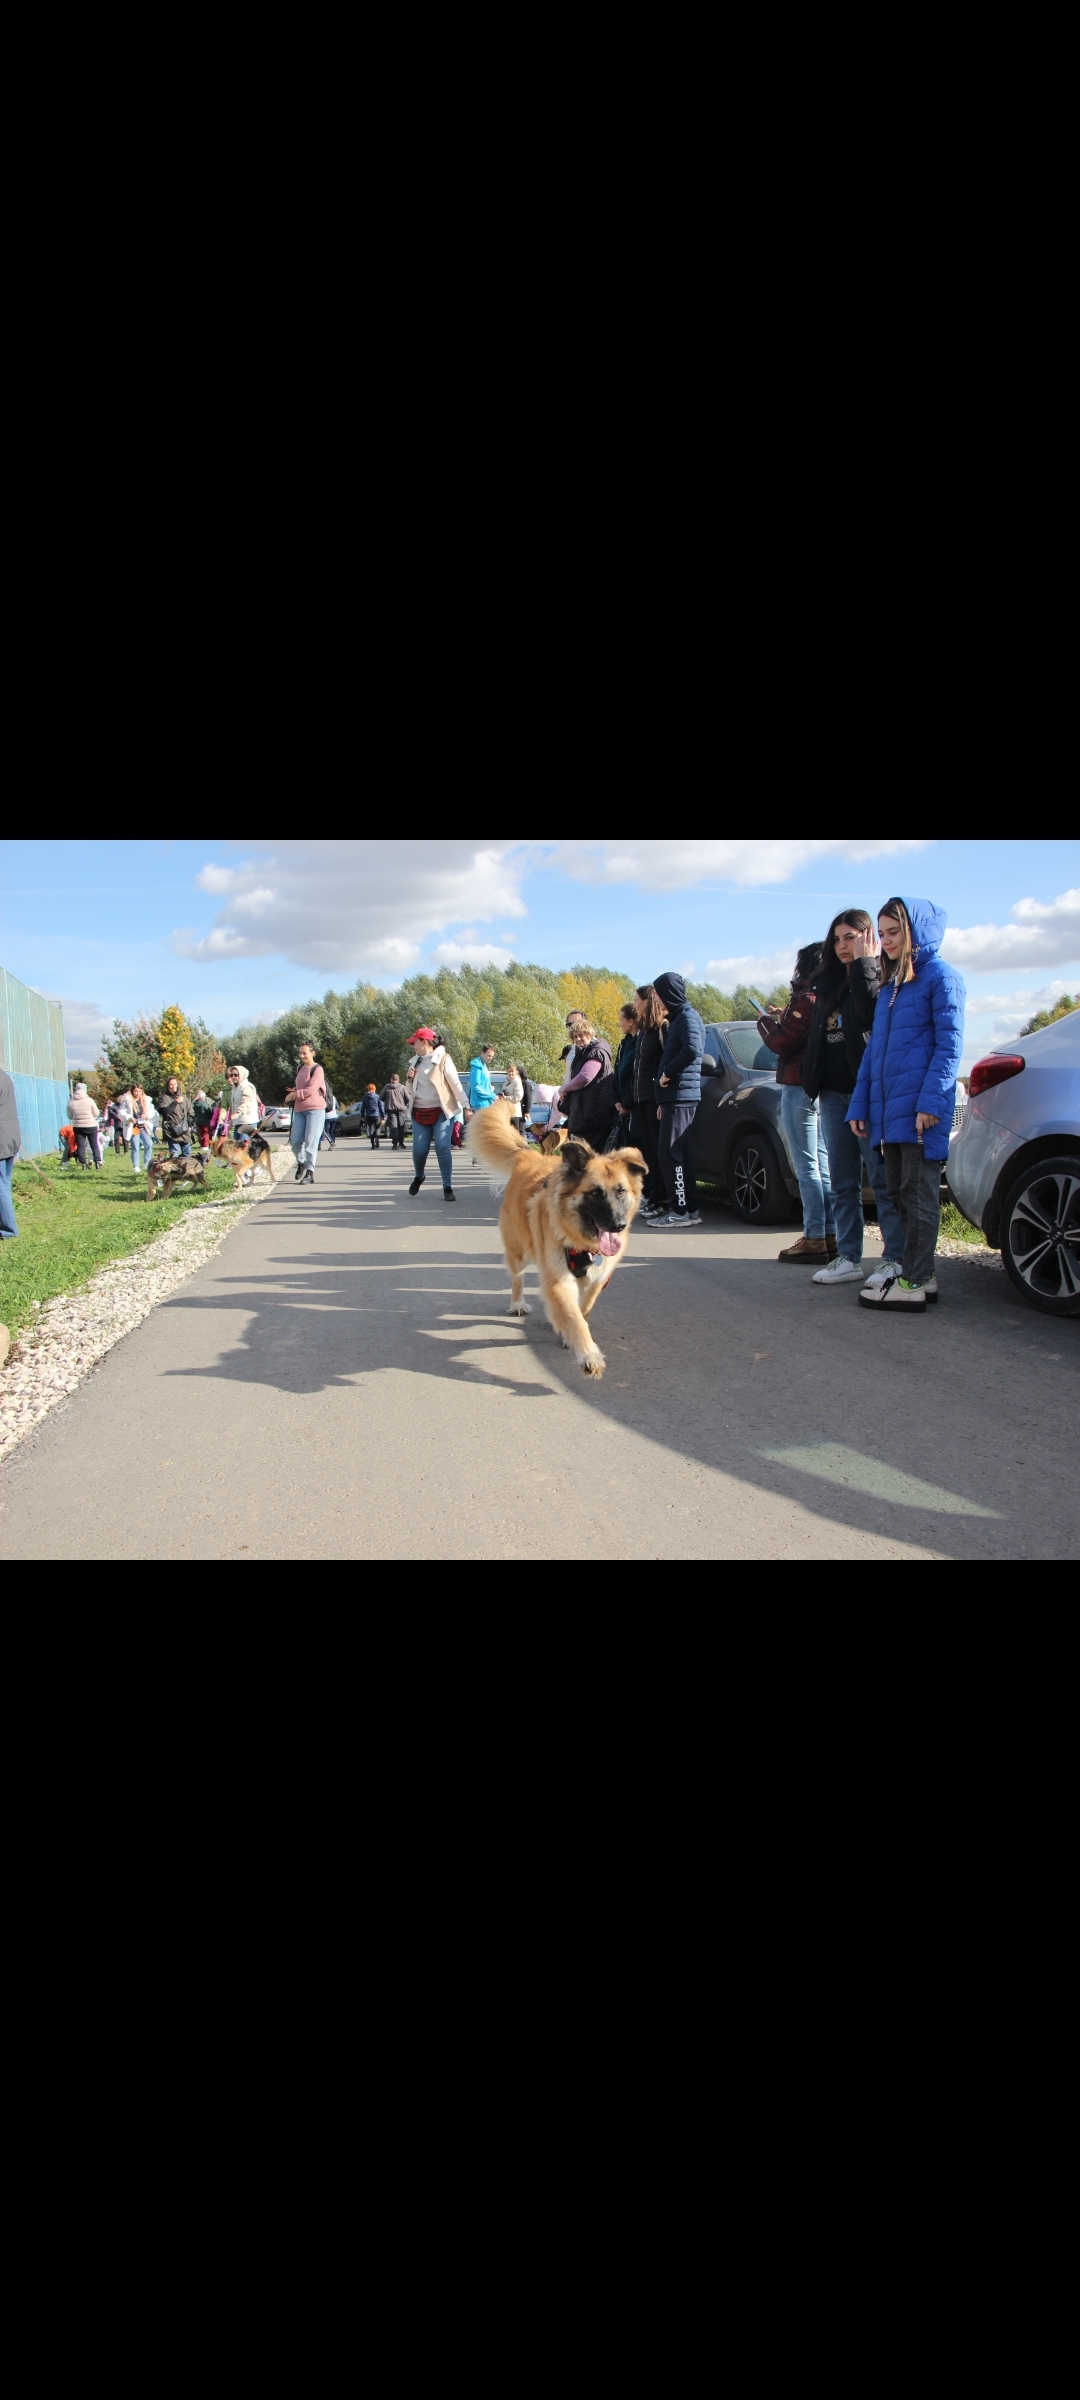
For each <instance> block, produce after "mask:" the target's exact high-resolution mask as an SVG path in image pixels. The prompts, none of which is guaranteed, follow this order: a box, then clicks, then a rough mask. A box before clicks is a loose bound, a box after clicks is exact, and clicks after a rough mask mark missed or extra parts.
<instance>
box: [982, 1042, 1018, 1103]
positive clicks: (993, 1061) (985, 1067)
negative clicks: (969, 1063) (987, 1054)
mask: <svg viewBox="0 0 1080 2400" xmlns="http://www.w3.org/2000/svg"><path fill="white" fill-rule="evenodd" d="M1026 1064H1027V1061H1026V1059H1023V1058H1018V1057H1016V1055H1015V1053H1014V1054H1013V1055H1012V1056H1009V1057H1005V1056H1003V1057H1001V1058H980V1059H979V1061H978V1063H977V1065H976V1066H974V1067H972V1070H971V1084H970V1087H969V1088H970V1092H971V1097H972V1099H973V1100H977V1099H978V1097H979V1093H980V1092H988V1091H989V1089H990V1086H991V1084H993V1083H1007V1082H1008V1080H1009V1077H1010V1075H1020V1074H1022V1073H1023V1070H1024V1067H1025V1066H1026Z"/></svg>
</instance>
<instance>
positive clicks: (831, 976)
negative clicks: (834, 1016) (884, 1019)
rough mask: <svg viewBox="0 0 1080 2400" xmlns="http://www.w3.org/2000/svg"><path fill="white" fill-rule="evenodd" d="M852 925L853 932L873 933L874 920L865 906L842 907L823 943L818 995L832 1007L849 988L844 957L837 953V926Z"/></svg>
mask: <svg viewBox="0 0 1080 2400" xmlns="http://www.w3.org/2000/svg"><path fill="white" fill-rule="evenodd" d="M838 925H850V927H851V930H852V932H853V933H873V930H874V920H873V918H872V917H871V916H870V915H869V914H868V912H867V910H866V909H865V908H842V909H841V910H840V913H839V915H838V916H835V917H834V918H833V921H832V924H831V925H830V927H829V930H828V933H827V934H826V936H825V939H824V942H823V943H822V960H821V972H820V974H819V976H818V979H817V996H818V999H819V1000H824V1001H825V1002H826V1005H827V1006H828V1007H829V1008H831V1007H832V1005H833V1002H834V1000H838V999H839V997H840V994H841V992H843V991H846V989H847V979H848V971H847V968H846V967H845V965H844V962H843V959H842V958H837V955H836V928H837V926H838Z"/></svg>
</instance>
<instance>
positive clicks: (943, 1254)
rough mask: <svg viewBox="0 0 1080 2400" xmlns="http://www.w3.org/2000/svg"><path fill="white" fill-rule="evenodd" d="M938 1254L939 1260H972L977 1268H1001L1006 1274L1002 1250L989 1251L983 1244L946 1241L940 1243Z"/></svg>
mask: <svg viewBox="0 0 1080 2400" xmlns="http://www.w3.org/2000/svg"><path fill="white" fill-rule="evenodd" d="M937 1254H938V1257H939V1258H966V1259H970V1260H973V1262H974V1264H975V1265H976V1266H977V1267H1001V1269H1002V1272H1004V1264H1005V1262H1004V1260H1003V1258H1002V1255H1001V1252H1000V1250H987V1249H986V1248H985V1246H984V1244H983V1243H981V1242H951V1241H949V1240H948V1239H945V1240H942V1241H939V1243H938V1246H937Z"/></svg>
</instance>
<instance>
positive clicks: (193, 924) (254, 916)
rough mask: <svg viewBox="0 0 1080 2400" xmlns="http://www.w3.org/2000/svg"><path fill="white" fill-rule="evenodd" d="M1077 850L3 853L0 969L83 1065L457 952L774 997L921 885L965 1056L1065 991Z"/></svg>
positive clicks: (1070, 846) (481, 848)
mask: <svg viewBox="0 0 1080 2400" xmlns="http://www.w3.org/2000/svg"><path fill="white" fill-rule="evenodd" d="M1078 886H1080V843H1077V842H1075V841H1074V842H995V841H989V840H986V841H972V842H937V841H925V842H887V841H876V840H874V839H873V838H867V839H866V840H864V841H850V842H828V841H820V842H812V841H803V842H797V841H789V842H784V841H752V840H742V841H733V842H723V841H709V842H706V841H702V842H693V841H679V842H663V841H626V842H620V841H617V840H608V841H603V842H600V841H597V842H563V843H557V842H551V841H547V842H541V841H533V842H511V841H506V840H490V841H431V842H409V841H401V842H394V841H380V842H310V843H305V842H297V841H285V842H272V841H265V840H262V839H260V838H257V837H255V836H250V837H246V838H245V839H244V840H242V841H223V840H221V839H220V838H219V837H218V836H216V835H209V836H207V837H206V838H205V839H203V840H197V841H176V842H152V841H130V842H124V841H107V842H86V841H84V842H30V841H18V842H11V841H5V842H0V964H2V965H4V966H5V967H7V968H8V969H9V970H10V972H11V973H12V974H14V975H17V976H19V977H21V979H22V981H23V982H24V983H29V984H32V985H33V986H34V987H35V989H36V990H38V991H43V992H47V993H48V994H49V995H50V997H52V998H56V999H59V1000H61V1001H62V1002H63V1006H64V1014H65V1022H66V1025H67V1029H68V1048H69V1058H70V1060H71V1063H73V1064H81V1065H82V1064H87V1063H88V1062H89V1061H90V1059H91V1058H92V1057H93V1055H94V1054H95V1052H96V1048H97V1044H98V1042H99V1040H100V1038H101V1034H102V1032H103V1031H105V1030H107V1028H108V1027H109V1025H110V1024H111V1022H112V1019H113V1017H114V1016H122V1017H131V1016H134V1015H137V1014H138V1013H139V1011H140V1010H144V1009H145V1010H146V1011H147V1012H150V1013H154V1012H156V1011H157V1010H158V1009H160V1008H161V1007H162V1006H163V1005H164V1004H165V1003H166V1002H167V1001H170V1000H177V1001H179V1003H180V1006H181V1007H182V1008H183V1009H185V1010H187V1011H189V1012H190V1013H191V1014H192V1015H198V1016H202V1017H205V1019H206V1021H207V1023H208V1024H209V1025H210V1026H211V1028H212V1029H213V1030H214V1031H215V1032H217V1033H221V1034H227V1033H229V1032H231V1031H232V1030H233V1028H234V1027H235V1026H237V1025H238V1024H240V1023H241V1022H244V1021H250V1020H251V1019H252V1018H258V1017H267V1018H269V1017H273V1016H276V1015H277V1014H278V1012H279V1011H280V1010H281V1009H283V1008H287V1007H289V1006H291V1005H292V1004H293V1003H294V1002H297V1001H301V1000H305V999H309V998H311V997H313V996H318V995H320V994H321V993H322V992H323V991H325V990H326V989H327V987H328V986H329V985H330V984H334V985H335V986H336V987H337V988H338V989H339V990H341V989H344V988H345V987H347V986H348V985H349V984H350V983H355V982H356V981H357V979H358V978H359V977H363V978H364V979H365V980H366V981H370V982H373V983H380V984H394V983H397V982H400V980H401V978H402V976H403V975H406V974H409V973H412V972H414V971H415V969H416V968H418V967H420V966H426V967H437V966H438V965H439V963H440V962H441V961H446V962H448V963H450V964H452V965H456V964H457V963H458V962H459V961H460V960H461V959H462V958H463V957H465V958H469V959H472V960H473V961H475V962H476V963H477V964H480V963H482V962H483V960H484V959H485V958H486V957H493V958H494V959H495V960H497V961H498V963H500V964H505V963H506V961H507V959H509V958H511V957H518V958H526V959H535V960H537V961H538V962H539V963H540V964H541V965H543V966H550V967H564V966H572V965H573V964H574V963H575V961H577V960H581V961H585V962H588V963H589V964H591V965H593V966H609V967H615V968H621V969H623V970H624V971H625V972H626V973H628V974H631V975H632V976H633V977H634V979H635V981H636V982H644V981H646V980H647V979H648V978H650V977H651V976H653V975H656V974H659V973H660V971H661V970H662V969H663V968H665V967H668V968H670V967H677V968H681V969H682V970H683V971H684V972H686V973H692V974H693V975H695V976H697V977H699V978H700V979H701V980H702V981H704V980H709V981H712V982H714V983H719V984H720V986H721V988H723V989H727V990H733V989H734V986H735V984H736V982H738V981H742V980H747V979H749V980H752V981H755V982H758V983H765V984H766V985H772V984H774V983H776V982H778V981H780V980H783V979H785V978H786V976H787V975H788V974H789V973H790V971H791V965H792V962H793V959H794V953H795V950H796V949H797V948H798V946H799V944H800V943H802V942H806V941H812V940H813V939H814V938H815V936H820V935H822V934H823V933H824V931H825V929H826V927H827V925H828V923H829V920H830V918H831V917H832V916H833V915H835V913H836V911H837V910H838V909H840V908H842V907H844V906H845V905H848V906H857V905H861V906H863V907H866V908H870V909H876V908H877V907H878V906H879V905H880V903H881V902H882V900H884V899H886V898H887V897H888V896H889V894H890V893H891V892H895V891H900V892H908V893H919V894H922V895H924V896H926V897H929V898H931V899H933V900H936V901H937V902H939V904H940V905H941V906H942V907H944V908H945V909H946V911H947V913H948V920H949V933H948V936H947V939H946V944H945V955H946V956H950V955H951V956H952V957H953V959H954V963H955V964H956V965H957V966H959V967H960V968H961V969H962V971H963V973H964V975H965V979H966V981H967V984H968V993H969V1016H968V1038H967V1043H966V1048H965V1058H966V1060H967V1062H968V1063H970V1061H971V1060H972V1059H974V1058H976V1057H978V1056H979V1054H980V1052H981V1051H983V1050H986V1049H992V1048H993V1047H994V1046H995V1045H999V1044H1000V1043H1001V1042H1002V1041H1007V1040H1008V1039H1010V1038H1011V1036H1012V1035H1014V1034H1015V1033H1016V1031H1017V1030H1018V1028H1019V1026H1020V1025H1021V1023H1022V1022H1023V1021H1024V1018H1025V1017H1027V1016H1029V1015H1030V1014H1031V1012H1032V1010H1033V1009H1034V1008H1036V1007H1039V1006H1043V1005H1045V1003H1046V1001H1047V1000H1048V999H1053V998H1055V997H1056V996H1057V995H1058V994H1059V993H1060V992H1061V991H1063V990H1068V991H1075V990H1076V988H1077V986H1078V984H1080V890H1078V888H1077V887H1078Z"/></svg>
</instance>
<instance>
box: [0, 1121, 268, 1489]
mask: <svg viewBox="0 0 1080 2400" xmlns="http://www.w3.org/2000/svg"><path fill="white" fill-rule="evenodd" d="M292 1164H293V1156H292V1152H291V1150H290V1149H289V1148H288V1147H286V1148H285V1150H284V1152H282V1151H281V1150H275V1151H274V1152H273V1153H272V1156H271V1171H272V1174H273V1177H274V1182H275V1183H278V1182H280V1180H281V1177H282V1175H283V1174H284V1172H285V1170H286V1168H287V1167H291V1166H292ZM270 1191H271V1186H270V1185H269V1184H268V1183H267V1182H266V1179H265V1177H264V1176H260V1177H259V1178H258V1179H257V1180H256V1183H255V1186H254V1190H253V1191H252V1192H251V1194H250V1197H248V1196H245V1197H244V1198H243V1199H233V1198H232V1196H231V1195H230V1196H229V1197H228V1198H226V1199H224V1200H207V1201H204V1202H203V1204H202V1206H201V1207H199V1208H192V1209H191V1210H189V1212H188V1214H187V1215H186V1216H184V1217H182V1218H180V1220H179V1222H178V1223H177V1224H175V1225H170V1227H169V1229H168V1232H167V1233H162V1234H159V1235H158V1238H157V1240H156V1241H153V1242H147V1244H146V1246H145V1248H144V1249H142V1250H135V1251H133V1252H132V1253H131V1254H130V1256H128V1257H126V1258H117V1259H113V1260H112V1261H111V1262H110V1264H109V1265H108V1266H106V1267H99V1269H98V1272H97V1274H96V1275H92V1276H91V1278H90V1281H89V1283H87V1284H84V1285H83V1287H82V1289H81V1290H80V1291H76V1292H61V1293H60V1294H59V1295H58V1296H57V1298H56V1299H55V1300H48V1301H46V1303H45V1306H44V1307H43V1308H42V1309H41V1310H40V1311H39V1313H38V1315H37V1317H36V1318H35V1321H34V1324H33V1326H32V1327H31V1326H27V1327H26V1328H25V1329H24V1331H23V1332H22V1333H20V1334H19V1335H18V1336H17V1338H16V1340H15V1341H14V1342H13V1344H12V1348H11V1353H10V1356H9V1358H8V1361H7V1365H6V1367H5V1368H4V1369H3V1371H2V1372H0V1458H6V1456H7V1453H8V1451H9V1450H13V1449H14V1448H15V1444H16V1442H21V1441H22V1438H23V1435H24V1434H27V1433H32V1432H33V1429H34V1427H35V1425H39V1424H40V1423H41V1419H42V1417H44V1416H45V1415H47V1413H48V1411H49V1409H50V1408H55V1406H56V1403H57V1401H58V1400H64V1399H66V1398H67V1395H68V1393H69V1392H73V1391H74V1390H75V1389H76V1386H77V1385H78V1384H80V1383H81V1382H82V1380H83V1377H84V1375H89V1373H90V1370H91V1368H92V1367H96V1365H97V1363H98V1360H99V1359H101V1358H104V1356H105V1352H106V1351H107V1350H111V1349H112V1347H113V1344H114V1342H119V1341H122V1340H123V1337H124V1335H125V1334H126V1333H130V1332H131V1331H132V1328H133V1327H134V1326H136V1325H140V1324H141V1323H142V1320H143V1318H144V1317H148V1316H149V1314H150V1311H151V1309H152V1308H156V1307H157V1304H158V1302H159V1300H166V1299H167V1298H168V1296H169V1293H170V1292H173V1291H175V1289H176V1286H177V1284H178V1283H183V1281H184V1278H185V1276H187V1275H193V1274H194V1272H195V1269H196V1267H201V1266H203V1265H204V1264H205V1261H206V1260H207V1259H208V1258H211V1257H212V1256H213V1254H214V1251H215V1250H220V1248H221V1245H222V1243H223V1241H224V1240H225V1238H226V1236H227V1235H228V1234H229V1233H231V1231H232V1228H233V1226H234V1225H235V1224H237V1222H238V1221H239V1219H240V1218H241V1217H242V1216H244V1215H245V1214H246V1212H247V1210H248V1209H249V1208H250V1207H251V1206H252V1205H253V1204H257V1203H258V1202H259V1201H260V1200H265V1199H269V1196H270Z"/></svg>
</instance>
